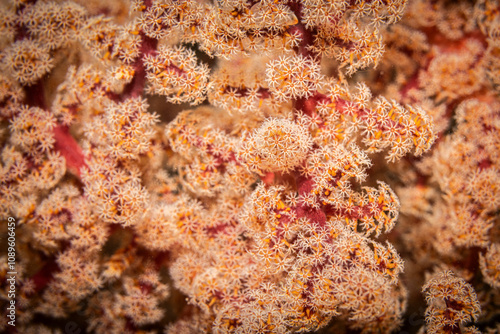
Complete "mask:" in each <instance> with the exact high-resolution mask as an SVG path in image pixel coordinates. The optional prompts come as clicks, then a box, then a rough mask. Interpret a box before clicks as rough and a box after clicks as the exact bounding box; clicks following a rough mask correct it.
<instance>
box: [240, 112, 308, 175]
mask: <svg viewBox="0 0 500 334" xmlns="http://www.w3.org/2000/svg"><path fill="white" fill-rule="evenodd" d="M312 142H313V141H312V138H311V136H310V135H309V133H308V131H307V129H305V128H304V127H302V126H300V125H298V124H296V123H294V122H293V121H290V120H287V119H279V118H272V119H268V120H266V121H265V122H264V123H263V124H262V125H261V126H260V127H259V128H258V129H257V130H256V131H255V132H254V133H253V134H252V136H251V137H250V139H249V140H248V141H247V142H246V143H244V144H243V147H242V149H241V150H240V156H241V157H242V158H243V159H244V160H245V161H246V162H247V163H248V164H249V166H250V168H251V169H252V170H254V171H263V172H270V171H280V172H288V171H291V170H293V169H294V168H295V167H297V166H298V165H299V164H300V163H301V162H302V161H303V160H304V159H305V157H306V155H307V152H309V150H310V149H311V146H312Z"/></svg>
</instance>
